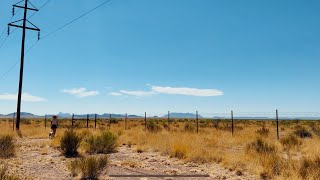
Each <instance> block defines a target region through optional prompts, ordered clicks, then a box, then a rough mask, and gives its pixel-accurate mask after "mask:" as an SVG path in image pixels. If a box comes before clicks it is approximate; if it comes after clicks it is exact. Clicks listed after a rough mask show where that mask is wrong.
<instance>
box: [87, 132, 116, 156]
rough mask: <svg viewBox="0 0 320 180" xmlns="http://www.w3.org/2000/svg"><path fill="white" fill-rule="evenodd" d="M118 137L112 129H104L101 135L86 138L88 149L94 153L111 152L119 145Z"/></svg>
mask: <svg viewBox="0 0 320 180" xmlns="http://www.w3.org/2000/svg"><path fill="white" fill-rule="evenodd" d="M117 139H118V137H117V136H116V135H115V134H113V133H112V132H110V131H102V132H101V134H100V135H90V136H89V138H87V139H85V142H86V151H87V152H88V153H90V154H94V153H103V154H107V153H111V152H114V151H115V149H116V147H117Z"/></svg>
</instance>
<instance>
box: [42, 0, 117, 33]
mask: <svg viewBox="0 0 320 180" xmlns="http://www.w3.org/2000/svg"><path fill="white" fill-rule="evenodd" d="M110 1H111V0H106V1H104V2H102V3H101V4H99V5H98V6H96V7H94V8H92V9H91V10H89V11H87V12H85V13H83V14H81V15H80V16H78V17H77V18H75V19H73V20H71V21H69V22H67V23H66V24H64V25H62V26H61V27H59V28H57V29H56V30H53V31H52V32H50V33H48V34H47V35H45V36H43V37H42V38H41V39H44V38H47V37H48V36H51V35H52V34H54V33H56V32H58V31H60V30H61V29H63V28H65V27H67V26H69V25H71V24H72V23H74V22H76V21H77V20H79V19H81V18H83V17H84V16H86V15H88V14H90V13H92V12H93V11H95V10H97V9H98V8H100V7H102V6H103V5H105V4H107V3H108V2H110Z"/></svg>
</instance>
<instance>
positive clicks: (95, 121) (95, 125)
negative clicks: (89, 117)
mask: <svg viewBox="0 0 320 180" xmlns="http://www.w3.org/2000/svg"><path fill="white" fill-rule="evenodd" d="M94 128H95V129H97V114H95V115H94Z"/></svg>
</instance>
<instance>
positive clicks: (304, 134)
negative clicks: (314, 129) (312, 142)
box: [294, 126, 312, 138]
mask: <svg viewBox="0 0 320 180" xmlns="http://www.w3.org/2000/svg"><path fill="white" fill-rule="evenodd" d="M294 134H296V135H297V136H299V137H300V138H312V134H311V132H309V131H308V130H307V129H306V128H304V127H301V126H298V127H296V130H295V131H294Z"/></svg>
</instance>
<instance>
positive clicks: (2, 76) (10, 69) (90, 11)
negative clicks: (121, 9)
mask: <svg viewBox="0 0 320 180" xmlns="http://www.w3.org/2000/svg"><path fill="white" fill-rule="evenodd" d="M50 1H51V0H48V1H47V2H46V3H45V4H44V5H43V6H41V7H40V9H41V8H43V7H44V6H46V5H47V4H48V3H49V2H50ZM110 1H111V0H106V1H104V2H102V3H101V4H99V5H98V6H96V7H94V8H92V9H90V10H89V11H87V12H85V13H84V14H82V15H80V16H78V17H77V18H75V19H73V20H71V21H69V22H68V23H66V24H64V25H63V26H61V27H59V28H58V29H56V30H54V31H52V32H50V33H48V34H47V35H45V36H43V37H42V38H41V39H40V40H42V39H44V38H47V37H49V36H50V35H52V34H54V33H56V32H58V31H59V30H61V29H63V28H65V27H67V26H69V25H70V24H72V23H74V22H75V21H77V20H79V19H81V18H83V17H84V16H86V15H88V14H90V13H92V12H93V11H95V10H97V9H98V8H100V7H102V6H103V5H105V4H106V3H108V2H110ZM34 14H35V13H34ZM32 16H33V15H31V16H30V17H32ZM30 17H29V18H30ZM40 40H38V41H36V42H35V43H34V44H33V45H32V46H31V47H30V48H29V49H28V50H27V51H26V53H25V55H26V54H28V53H29V51H31V49H33V48H34V47H35V45H36V44H37V43H38V42H39V41H40ZM18 62H19V60H17V61H16V62H15V64H13V65H12V66H11V67H10V68H9V69H8V70H7V71H6V72H5V73H4V74H3V75H1V76H0V80H1V79H3V78H4V77H5V76H6V75H7V74H9V73H10V72H11V71H12V70H13V68H14V67H15V66H16V65H17V64H18Z"/></svg>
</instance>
